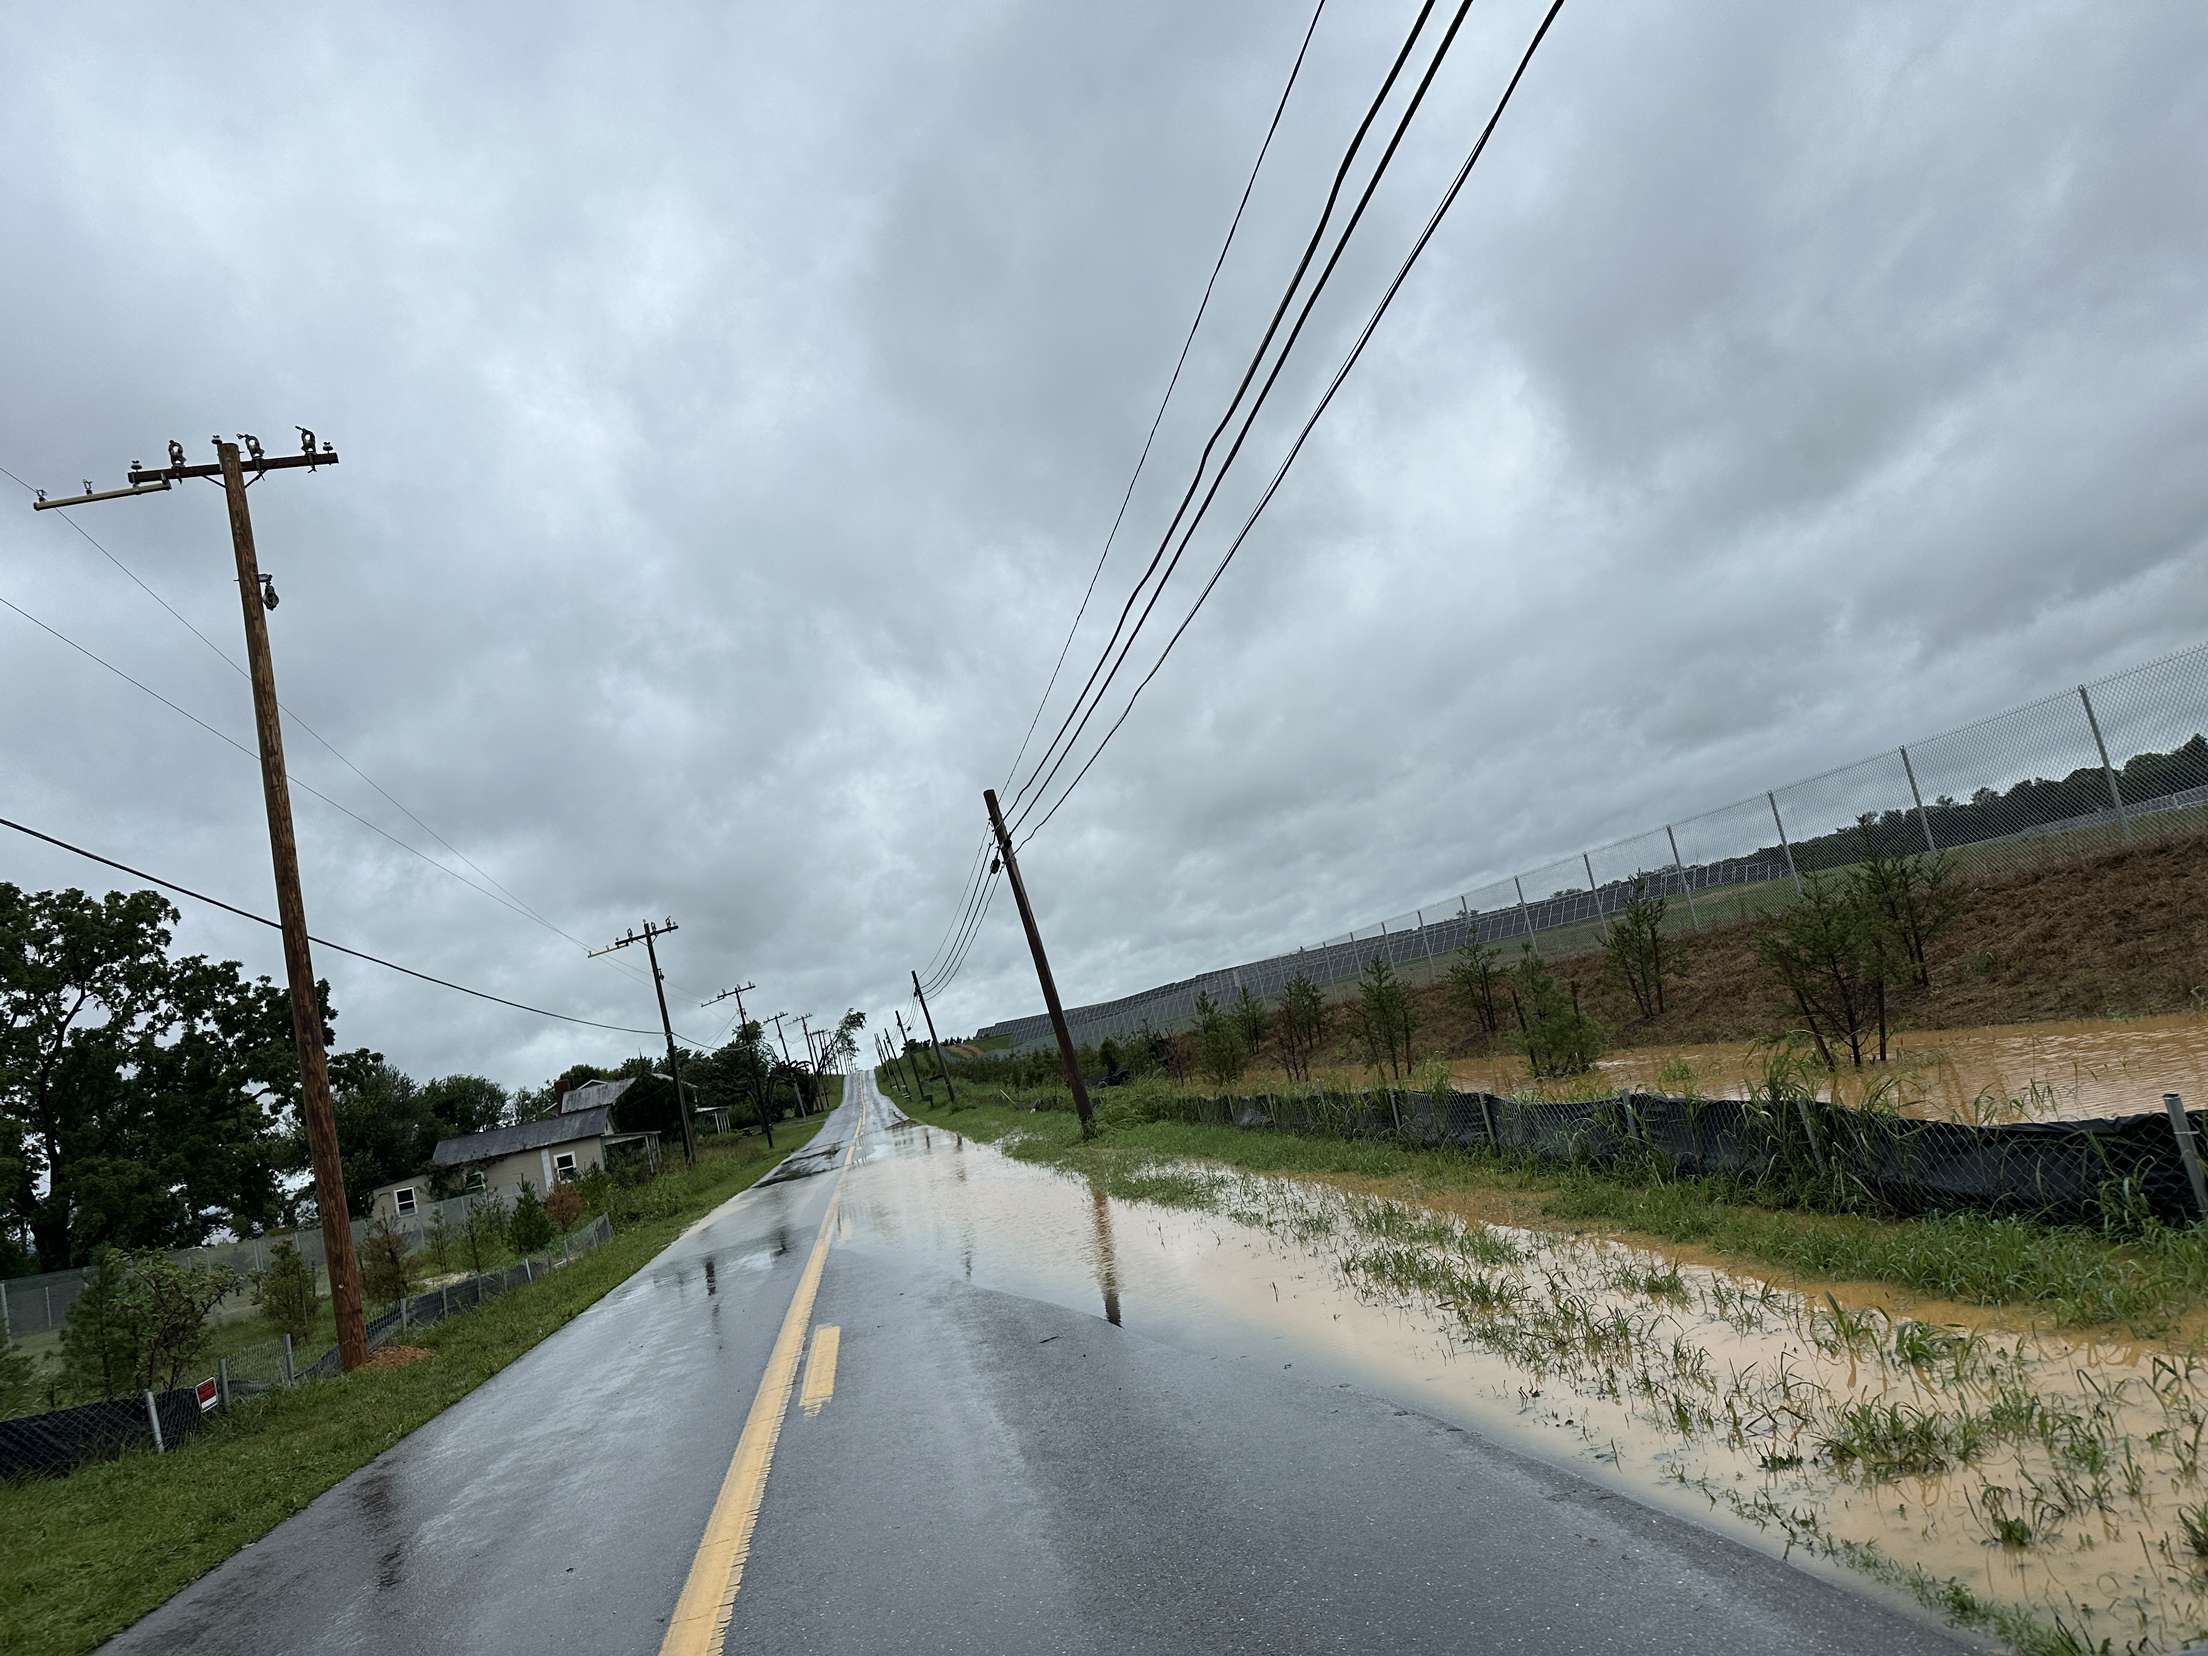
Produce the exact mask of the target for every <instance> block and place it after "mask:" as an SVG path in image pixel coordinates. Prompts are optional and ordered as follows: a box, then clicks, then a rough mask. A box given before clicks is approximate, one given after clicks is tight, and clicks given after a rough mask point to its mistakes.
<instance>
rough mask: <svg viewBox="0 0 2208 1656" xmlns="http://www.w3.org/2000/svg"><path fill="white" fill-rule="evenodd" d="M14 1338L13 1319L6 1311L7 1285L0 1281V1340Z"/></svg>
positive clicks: (2, 1280)
mask: <svg viewBox="0 0 2208 1656" xmlns="http://www.w3.org/2000/svg"><path fill="white" fill-rule="evenodd" d="M14 1338H15V1318H14V1317H13V1316H12V1315H10V1314H9V1311H8V1285H7V1282H6V1281H5V1280H4V1279H0V1339H7V1340H12V1339H14Z"/></svg>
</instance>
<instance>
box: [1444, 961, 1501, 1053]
mask: <svg viewBox="0 0 2208 1656" xmlns="http://www.w3.org/2000/svg"><path fill="white" fill-rule="evenodd" d="M1498 958H1499V957H1498V956H1497V953H1496V950H1495V947H1494V945H1493V944H1490V943H1482V942H1480V941H1479V939H1477V938H1474V939H1473V940H1472V941H1471V942H1469V943H1467V944H1466V945H1465V946H1464V947H1463V948H1461V949H1459V950H1458V951H1457V956H1456V959H1454V960H1452V961H1451V962H1450V963H1449V991H1450V993H1451V994H1452V995H1453V996H1455V997H1456V1001H1457V1004H1458V1005H1459V1006H1461V1007H1463V1008H1464V1010H1465V1011H1467V1012H1469V1013H1470V1014H1472V1016H1473V1017H1475V1018H1477V1019H1478V1020H1479V1025H1480V1033H1481V1034H1483V1035H1494V1034H1495V1033H1496V1032H1497V1031H1498V1030H1500V1028H1501V1027H1502V1023H1501V1020H1500V1018H1499V1017H1498V1016H1497V1008H1496V1005H1495V991H1496V989H1497V988H1498V987H1499V985H1500V982H1501V979H1502V968H1501V966H1500V965H1499V964H1498Z"/></svg>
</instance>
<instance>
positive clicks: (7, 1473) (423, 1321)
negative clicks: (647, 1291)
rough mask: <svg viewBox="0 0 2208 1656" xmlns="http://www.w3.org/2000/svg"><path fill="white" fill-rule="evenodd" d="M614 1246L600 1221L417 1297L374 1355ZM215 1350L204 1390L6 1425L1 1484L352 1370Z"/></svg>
mask: <svg viewBox="0 0 2208 1656" xmlns="http://www.w3.org/2000/svg"><path fill="white" fill-rule="evenodd" d="M612 1240H613V1221H612V1220H611V1219H609V1218H607V1217H606V1216H605V1215H604V1214H600V1215H598V1216H597V1217H596V1218H595V1219H593V1220H592V1221H591V1222H590V1223H589V1224H587V1225H584V1226H582V1227H580V1228H579V1229H577V1230H574V1231H571V1232H569V1233H568V1234H567V1235H565V1236H562V1237H559V1238H556V1239H555V1240H554V1241H553V1242H552V1243H551V1245H550V1246H548V1247H546V1248H545V1249H543V1250H542V1251H541V1252H539V1253H534V1254H529V1255H526V1256H524V1257H523V1258H521V1259H519V1260H517V1261H515V1262H514V1263H513V1264H512V1265H509V1266H507V1267H506V1268H505V1269H503V1270H497V1271H485V1272H482V1273H480V1274H477V1275H474V1276H466V1277H460V1278H457V1279H455V1280H453V1281H450V1282H444V1283H439V1284H437V1285H436V1286H435V1287H431V1288H424V1289H423V1290H421V1291H420V1292H419V1293H414V1294H409V1295H408V1296H406V1297H405V1298H404V1299H402V1300H401V1301H399V1303H397V1304H396V1305H393V1306H391V1307H389V1308H388V1309H386V1310H385V1311H383V1312H382V1313H381V1314H380V1315H378V1316H376V1317H374V1318H371V1319H370V1320H369V1323H368V1345H369V1348H370V1350H375V1349H378V1348H380V1347H382V1346H385V1345H387V1344H390V1343H392V1342H393V1341H402V1342H403V1339H404V1337H405V1336H407V1335H410V1334H412V1333H415V1332H418V1331H420V1330H422V1329H426V1328H430V1327H432V1326H434V1325H435V1324H437V1323H440V1322H443V1321H444V1320H445V1319H446V1318H447V1317H452V1316H457V1315H459V1314H460V1313H461V1312H463V1311H472V1310H474V1309H475V1308H476V1307H477V1306H479V1305H482V1304H483V1303H484V1302H485V1301H487V1300H491V1299H494V1298H496V1297H497V1296H498V1295H500V1294H503V1293H506V1292H508V1291H509V1290H511V1289H514V1288H520V1287H525V1286H527V1285H528V1284H530V1283H532V1282H536V1281H538V1280H539V1279H541V1278H542V1277H544V1276H545V1275H546V1274H548V1273H549V1272H552V1271H556V1270H558V1269H559V1268H560V1267H561V1266H563V1265H565V1264H567V1263H568V1262H569V1261H570V1260H572V1259H574V1258H576V1257H577V1256H578V1255H581V1254H585V1253H589V1252H590V1251H591V1250H593V1249H595V1248H600V1247H603V1246H604V1245H605V1244H606V1243H608V1242H610V1241H612ZM211 1344H212V1345H213V1346H214V1348H215V1354H214V1355H211V1356H209V1357H208V1358H207V1359H206V1360H205V1364H204V1367H205V1368H206V1370H207V1375H206V1379H205V1380H204V1381H203V1382H201V1383H200V1384H198V1385H197V1386H183V1387H179V1388H177V1389H175V1390H173V1391H151V1392H142V1393H140V1394H138V1395H135V1396H130V1397H111V1398H101V1399H96V1400H94V1401H92V1402H89V1403H80V1404H75V1405H72V1406H71V1407H68V1408H63V1409H50V1410H47V1411H46V1412H44V1413H41V1414H34V1415H23V1416H18V1417H16V1418H13V1419H6V1420H0V1478H8V1477H17V1476H23V1475H27V1474H34V1475H35V1474H43V1475H59V1474H61V1473H65V1472H68V1471H70V1470H71V1469H72V1468H74V1467H76V1466H78V1465H80V1464H82V1463H83V1462H85V1461H88V1460H99V1459H104V1458H106V1457H109V1456H112V1455H118V1454H122V1453H125V1452H126V1451H130V1450H135V1449H154V1450H156V1451H164V1452H165V1451H166V1450H168V1449H173V1448H174V1447H175V1446H176V1445H177V1444H178V1443H180V1442H182V1441H183V1440H184V1438H186V1437H187V1436H189V1435H191V1434H192V1433H193V1432H196V1431H198V1430H199V1429H200V1428H201V1426H202V1425H203V1424H205V1423H206V1422H207V1421H208V1420H210V1419H211V1418H213V1417H214V1416H215V1415H216V1414H218V1413H219V1412H220V1411H221V1410H223V1409H228V1408H230V1407H232V1406H233V1405H235V1404H237V1403H240V1402H242V1401H244V1400H246V1399H248V1398H251V1397H256V1396H259V1395H260V1394H262V1393H264V1392H268V1391H272V1390H274V1389H275V1388H276V1387H279V1386H290V1385H297V1384H300V1383H301V1382H304V1381H308V1380H324V1379H332V1378H335V1377H336V1376H337V1375H339V1374H341V1373H343V1372H344V1365H343V1364H342V1362H341V1361H340V1359H339V1355H338V1351H337V1348H336V1347H335V1346H332V1347H330V1348H329V1349H328V1350H326V1351H322V1352H319V1353H315V1354H310V1353H307V1352H302V1351H298V1350H296V1349H294V1347H293V1344H292V1341H291V1338H290V1336H288V1335H281V1334H278V1335H268V1336H264V1337H262V1338H259V1339H245V1340H240V1339H237V1338H234V1337H230V1336H226V1335H220V1334H218V1336H217V1337H216V1338H215V1339H214V1340H213V1341H212V1342H211Z"/></svg>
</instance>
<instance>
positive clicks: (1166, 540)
mask: <svg viewBox="0 0 2208 1656" xmlns="http://www.w3.org/2000/svg"><path fill="white" fill-rule="evenodd" d="M1470 3H1471V0H1462V6H1460V8H1459V11H1458V20H1459V21H1462V18H1463V6H1469V5H1470ZM1434 4H1435V0H1425V3H1424V4H1423V5H1421V6H1420V7H1419V10H1418V15H1417V16H1416V17H1415V18H1413V19H1412V22H1411V27H1410V31H1409V32H1408V33H1407V34H1406V35H1405V36H1404V37H1403V44H1402V46H1401V48H1400V49H1399V50H1398V51H1397V53H1396V55H1395V60H1394V61H1393V62H1392V63H1391V64H1390V65H1389V66H1388V73H1387V75H1386V77H1385V78H1384V79H1383V80H1382V81H1381V83H1380V89H1379V90H1378V91H1377V92H1376V93H1374V94H1373V98H1372V102H1371V104H1370V105H1369V106H1368V107H1367V108H1366V110H1365V114H1364V118H1363V119H1362V120H1361V121H1359V122H1358V124H1357V129H1356V131H1355V132H1354V133H1353V134H1352V135H1351V137H1350V141H1349V145H1348V147H1347V148H1346V149H1345V150H1344V151H1343V152H1342V158H1341V162H1340V164H1339V165H1338V166H1337V167H1336V168H1335V172H1334V181H1333V183H1332V185H1331V186H1330V187H1329V188H1328V191H1327V196H1326V201H1325V204H1324V205H1323V207H1322V208H1321V209H1320V212H1319V219H1318V223H1317V224H1315V225H1314V226H1313V227H1312V230H1311V235H1310V238H1309V239H1308V240H1307V241H1306V242H1305V243H1304V248H1303V252H1302V255H1301V256H1300V257H1299V258H1298V259H1297V261H1296V267H1295V270H1294V271H1293V272H1292V273H1291V274H1290V276H1289V278H1288V282H1287V285H1286V286H1285V287H1284V288H1283V289H1282V290H1281V295H1280V301H1279V303H1278V304H1277V305H1275V306H1274V308H1273V314H1272V317H1271V319H1270V321H1268V322H1267V324H1266V327H1265V333H1264V337H1263V338H1261V339H1260V340H1259V341H1258V343H1257V349H1256V350H1255V351H1254V352H1252V353H1251V356H1250V360H1249V363H1248V365H1247V366H1246V367H1245V368H1244V369H1243V370H1242V378H1241V380H1240V382H1239V383H1238V384H1237V385H1236V386H1235V389H1234V395H1233V396H1232V397H1231V398H1230V399H1229V400H1228V403H1227V408H1226V412H1225V413H1223V414H1222V415H1221V416H1220V417H1219V423H1218V424H1217V425H1216V426H1214V427H1213V428H1212V432H1211V435H1210V436H1209V437H1208V438H1207V439H1206V440H1205V442H1204V448H1203V452H1202V453H1201V454H1200V455H1199V456H1198V457H1197V460H1196V470H1195V472H1194V473H1193V474H1192V475H1191V476H1190V478H1189V481H1188V488H1187V489H1186V490H1185V491H1183V493H1182V495H1181V500H1180V504H1179V505H1178V506H1176V507H1175V508H1174V510H1173V516H1172V519H1171V521H1170V522H1168V523H1167V524H1166V526H1165V532H1164V534H1162V535H1160V536H1159V537H1158V545H1157V550H1156V551H1155V552H1153V553H1152V554H1151V557H1150V562H1149V564H1148V565H1147V566H1146V567H1145V568H1144V570H1143V572H1142V574H1141V576H1140V577H1139V578H1138V579H1137V580H1136V582H1135V584H1134V588H1133V590H1131V591H1130V592H1129V593H1128V595H1127V602H1126V603H1125V604H1124V605H1123V606H1121V608H1120V612H1119V619H1118V620H1117V621H1116V622H1114V623H1113V626H1112V635H1111V637H1110V638H1109V639H1107V640H1106V641H1105V644H1104V649H1103V652H1102V654H1100V655H1099V656H1098V657H1097V661H1096V665H1095V666H1094V667H1091V668H1090V669H1089V676H1088V679H1087V680H1086V681H1085V682H1084V683H1083V684H1082V686H1081V690H1080V693H1079V694H1078V695H1076V696H1075V697H1074V702H1073V706H1072V707H1070V708H1069V709H1067V711H1066V716H1065V718H1064V719H1063V720H1062V721H1060V723H1059V726H1058V729H1057V730H1056V731H1055V732H1054V733H1053V734H1052V736H1051V739H1050V742H1049V744H1048V745H1047V746H1046V747H1045V748H1044V749H1043V752H1042V754H1041V756H1040V757H1038V758H1037V759H1036V761H1035V764H1034V768H1033V769H1031V770H1030V771H1029V772H1028V775H1027V780H1026V781H1024V782H1022V783H1021V784H1020V785H1019V787H1018V788H1017V789H1016V790H1015V791H1014V793H1013V795H1012V798H1011V800H1010V801H1009V802H1008V803H1007V805H1006V806H1005V810H1006V813H1007V814H1008V815H1009V814H1010V813H1011V812H1012V811H1014V810H1015V809H1017V808H1018V807H1019V805H1020V803H1021V802H1022V801H1023V800H1024V799H1026V797H1027V795H1028V793H1029V792H1030V790H1032V789H1033V788H1034V787H1035V784H1036V779H1037V777H1039V776H1040V775H1041V774H1042V772H1043V769H1044V767H1045V766H1046V765H1048V764H1049V763H1050V761H1051V758H1052V756H1053V755H1054V754H1055V753H1056V752H1057V751H1058V746H1059V743H1060V742H1062V741H1064V740H1066V732H1067V731H1068V729H1069V728H1071V727H1072V725H1073V723H1074V719H1075V715H1076V714H1078V713H1079V712H1080V711H1081V709H1082V707H1083V704H1084V703H1085V702H1086V700H1087V698H1088V696H1089V693H1090V691H1091V690H1093V689H1094V688H1095V687H1096V676H1097V674H1098V673H1100V672H1102V671H1103V670H1104V665H1105V663H1106V662H1107V661H1108V660H1110V659H1111V654H1112V651H1113V649H1114V647H1115V646H1117V645H1118V643H1119V640H1120V633H1121V630H1122V629H1123V628H1124V627H1125V626H1126V625H1127V618H1128V617H1129V616H1130V615H1131V614H1133V612H1134V607H1135V602H1136V600H1137V599H1139V598H1140V597H1141V596H1142V592H1143V588H1144V587H1145V586H1146V585H1148V583H1149V580H1150V577H1151V576H1152V575H1154V574H1156V573H1157V569H1158V565H1159V563H1160V562H1161V561H1162V560H1163V559H1164V557H1165V550H1166V548H1167V547H1168V546H1169V545H1171V544H1172V541H1173V536H1174V533H1175V531H1176V530H1178V529H1179V528H1180V526H1181V520H1182V517H1183V516H1184V515H1185V514H1186V513H1187V511H1188V508H1189V505H1190V503H1191V502H1192V501H1194V500H1195V498H1196V492H1197V490H1199V489H1200V488H1202V487H1203V481H1204V475H1205V472H1206V470H1207V469H1208V468H1209V466H1210V464H1211V457H1212V454H1213V451H1214V450H1216V449H1217V447H1218V445H1219V440H1220V438H1221V437H1223V436H1224V435H1225V434H1226V431H1227V428H1228V426H1230V425H1232V424H1233V423H1234V416H1235V412H1236V410H1237V409H1238V408H1239V407H1240V406H1241V402H1242V398H1243V395H1244V393H1246V392H1247V391H1248V390H1249V388H1250V382H1251V381H1252V380H1253V379H1255V378H1256V377H1257V371H1258V369H1259V368H1260V367H1261V366H1262V365H1263V363H1264V361H1265V356H1266V353H1267V352H1268V351H1269V350H1270V349H1271V348H1272V343H1273V339H1274V337H1275V336H1276V335H1277V334H1278V333H1279V331H1280V324H1281V319H1282V318H1283V317H1285V316H1286V315H1287V314H1288V307H1289V305H1290V304H1291V303H1293V301H1294V299H1295V296H1296V292H1297V290H1298V288H1299V287H1300V286H1301V285H1302V282H1303V277H1304V273H1305V272H1306V271H1308V270H1309V269H1310V267H1311V260H1312V258H1313V256H1314V255H1316V253H1317V252H1318V250H1319V246H1320V243H1321V242H1323V241H1324V240H1325V237H1326V227H1327V225H1328V224H1329V223H1330V222H1331V221H1332V219H1333V214H1334V208H1335V206H1336V205H1337V203H1338V202H1339V201H1340V199H1341V194H1342V189H1343V186H1344V185H1345V184H1347V182H1348V180H1349V174H1350V170H1351V168H1352V167H1353V166H1354V165H1355V164H1356V159H1357V153H1358V151H1359V149H1361V148H1362V147H1363V144H1364V141H1365V137H1366V135H1367V134H1368V133H1369V132H1370V131H1371V129H1372V124H1373V122H1374V121H1375V120H1377V119H1378V118H1379V115H1380V111H1381V109H1382V107H1384V106H1385V104H1386V103H1387V99H1388V95H1389V94H1390V93H1391V92H1392V91H1394V89H1395V83H1396V81H1397V80H1398V79H1399V78H1400V77H1401V75H1402V72H1403V65H1404V64H1405V63H1406V62H1408V61H1409V59H1410V55H1411V52H1412V50H1413V48H1414V47H1415V46H1416V45H1417V43H1418V37H1419V35H1420V33H1421V32H1422V31H1423V30H1424V28H1425V26H1426V20H1427V18H1428V17H1429V16H1430V15H1431V14H1432V12H1433V9H1434ZM1451 32H1452V34H1453V33H1454V25H1452V27H1451ZM1413 107H1414V108H1415V107H1416V106H1415V104H1414V106H1413ZM1260 403H1262V397H1260ZM1251 412H1252V417H1253V418H1254V417H1255V412H1256V410H1255V409H1254V408H1253V409H1252V411H1251ZM1221 475H1222V476H1223V475H1224V470H1223V469H1222V473H1221ZM1214 487H1215V488H1216V484H1215V485H1214Z"/></svg>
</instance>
